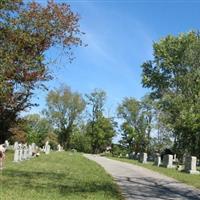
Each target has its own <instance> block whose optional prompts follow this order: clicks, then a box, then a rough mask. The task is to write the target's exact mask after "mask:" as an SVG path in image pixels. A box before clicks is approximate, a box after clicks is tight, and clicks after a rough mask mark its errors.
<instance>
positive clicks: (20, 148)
mask: <svg viewBox="0 0 200 200" xmlns="http://www.w3.org/2000/svg"><path fill="white" fill-rule="evenodd" d="M13 149H14V160H13V161H14V162H19V161H23V160H27V159H30V158H32V157H33V155H35V154H34V153H35V152H36V145H35V144H34V143H32V144H31V145H27V144H21V143H18V142H15V143H14V146H13Z"/></svg>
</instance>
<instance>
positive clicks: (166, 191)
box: [84, 154, 200, 200]
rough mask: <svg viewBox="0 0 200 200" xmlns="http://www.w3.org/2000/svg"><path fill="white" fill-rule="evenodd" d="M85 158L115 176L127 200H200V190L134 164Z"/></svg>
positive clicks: (92, 157) (95, 156)
mask: <svg viewBox="0 0 200 200" xmlns="http://www.w3.org/2000/svg"><path fill="white" fill-rule="evenodd" d="M84 156H85V157H86V158H88V159H90V160H93V161H95V162H97V163H98V164H99V165H101V166H102V167H103V168H104V169H105V170H106V172H107V173H109V174H110V175H111V176H113V178H114V180H115V181H116V182H117V184H118V185H119V187H120V189H121V191H122V194H123V196H124V197H125V199H127V200H132V199H137V200H174V199H176V200H179V199H180V200H186V199H187V200H200V190H198V189H196V188H194V187H191V186H188V185H186V184H183V183H180V182H178V181H177V180H175V179H172V178H169V177H167V176H164V175H161V174H159V173H156V172H153V171H151V170H148V169H146V168H143V167H139V166H136V165H133V164H129V163H125V162H120V161H116V160H111V159H108V158H105V157H101V156H97V155H90V154H84ZM199 181H200V177H199Z"/></svg>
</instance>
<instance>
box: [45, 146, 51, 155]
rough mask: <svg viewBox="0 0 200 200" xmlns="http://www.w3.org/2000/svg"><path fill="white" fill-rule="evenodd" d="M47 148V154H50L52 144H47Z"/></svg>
mask: <svg viewBox="0 0 200 200" xmlns="http://www.w3.org/2000/svg"><path fill="white" fill-rule="evenodd" d="M45 149H46V150H45V153H46V154H49V153H50V145H49V144H48V145H47V146H46V148H45Z"/></svg>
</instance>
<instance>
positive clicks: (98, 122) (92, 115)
mask: <svg viewBox="0 0 200 200" xmlns="http://www.w3.org/2000/svg"><path fill="white" fill-rule="evenodd" d="M86 99H87V100H86V102H87V104H88V105H89V121H88V123H87V134H88V135H89V137H90V141H91V146H92V153H100V152H102V151H104V150H106V147H107V146H110V145H111V144H112V138H113V137H114V136H115V134H116V132H115V126H116V123H115V122H114V121H113V119H112V118H107V117H105V116H104V114H103V111H104V104H105V100H106V93H105V92H104V91H102V90H97V89H95V90H94V91H93V92H92V93H91V94H89V95H86Z"/></svg>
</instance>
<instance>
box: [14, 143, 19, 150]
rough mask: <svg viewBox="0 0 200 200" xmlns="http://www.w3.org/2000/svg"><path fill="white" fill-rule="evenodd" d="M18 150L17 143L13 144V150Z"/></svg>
mask: <svg viewBox="0 0 200 200" xmlns="http://www.w3.org/2000/svg"><path fill="white" fill-rule="evenodd" d="M18 148H19V144H18V142H15V143H14V146H13V149H14V150H15V149H18Z"/></svg>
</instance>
